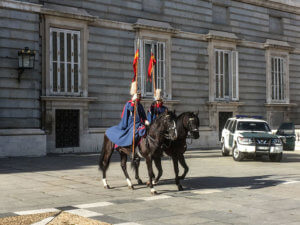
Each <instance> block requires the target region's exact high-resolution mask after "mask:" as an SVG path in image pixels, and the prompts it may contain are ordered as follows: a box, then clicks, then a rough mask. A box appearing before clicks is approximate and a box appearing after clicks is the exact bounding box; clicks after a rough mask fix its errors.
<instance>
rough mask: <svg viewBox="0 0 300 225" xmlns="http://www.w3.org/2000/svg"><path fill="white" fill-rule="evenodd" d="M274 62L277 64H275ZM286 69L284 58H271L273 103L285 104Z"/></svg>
mask: <svg viewBox="0 0 300 225" xmlns="http://www.w3.org/2000/svg"><path fill="white" fill-rule="evenodd" d="M273 60H274V61H275V62H273ZM276 61H277V63H276ZM278 61H279V63H278ZM279 64H280V66H279ZM279 67H280V68H279ZM285 67H286V62H285V59H284V58H283V57H280V56H271V77H270V78H271V100H272V101H273V102H285ZM279 70H280V71H279ZM275 83H276V84H275ZM278 83H279V84H278ZM276 86H277V87H276ZM279 96H280V97H279Z"/></svg>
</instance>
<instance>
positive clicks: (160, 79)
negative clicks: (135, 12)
mask: <svg viewBox="0 0 300 225" xmlns="http://www.w3.org/2000/svg"><path fill="white" fill-rule="evenodd" d="M139 44H140V59H139V60H140V62H139V65H140V66H139V68H140V69H139V71H138V78H139V84H140V87H141V92H142V96H143V97H146V98H150V97H153V95H154V92H153V82H154V81H153V80H152V83H151V84H152V86H151V89H152V91H151V92H148V91H147V87H146V86H147V79H148V78H147V74H148V64H149V62H146V60H145V58H146V57H145V55H146V52H145V51H146V48H145V45H147V44H148V45H151V52H152V50H153V48H154V46H156V54H155V56H154V57H155V59H156V66H155V82H156V83H155V84H156V88H160V89H162V93H161V95H162V97H165V96H166V95H167V91H166V82H167V76H166V43H165V42H164V41H159V40H151V39H146V38H145V39H142V40H140V43H139ZM159 45H162V48H163V59H161V58H160V52H159V49H160V47H159ZM149 59H150V57H149ZM161 63H163V64H161ZM161 65H162V67H163V68H162V73H163V74H162V75H161V74H160V72H161V71H160V69H158V67H160V66H161Z"/></svg>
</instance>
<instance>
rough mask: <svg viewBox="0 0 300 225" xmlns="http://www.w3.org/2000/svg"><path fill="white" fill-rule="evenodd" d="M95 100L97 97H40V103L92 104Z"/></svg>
mask: <svg viewBox="0 0 300 225" xmlns="http://www.w3.org/2000/svg"><path fill="white" fill-rule="evenodd" d="M97 99H98V98H97V97H72V96H70V97H67V96H41V100H42V101H68V102H70V101H75V102H92V101H97Z"/></svg>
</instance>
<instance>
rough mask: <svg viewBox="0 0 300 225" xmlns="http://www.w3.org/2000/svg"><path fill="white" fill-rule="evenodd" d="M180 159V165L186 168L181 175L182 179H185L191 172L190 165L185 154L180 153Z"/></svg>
mask: <svg viewBox="0 0 300 225" xmlns="http://www.w3.org/2000/svg"><path fill="white" fill-rule="evenodd" d="M178 159H179V163H180V165H181V166H182V167H183V168H184V172H183V174H182V175H181V176H180V177H179V179H180V180H183V179H184V178H185V176H186V174H187V173H188V172H189V167H188V166H187V164H186V162H185V159H184V155H183V154H180V155H179V158H178Z"/></svg>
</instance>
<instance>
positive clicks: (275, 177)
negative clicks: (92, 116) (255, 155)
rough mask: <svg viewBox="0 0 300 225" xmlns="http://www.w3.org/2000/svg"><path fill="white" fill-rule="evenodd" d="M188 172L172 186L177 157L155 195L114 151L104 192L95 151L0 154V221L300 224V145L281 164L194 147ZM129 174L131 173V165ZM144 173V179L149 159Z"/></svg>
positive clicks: (188, 155)
mask: <svg viewBox="0 0 300 225" xmlns="http://www.w3.org/2000/svg"><path fill="white" fill-rule="evenodd" d="M186 159H187V164H188V165H189V168H190V171H189V173H188V175H187V177H186V180H185V181H183V182H182V184H183V186H184V191H181V192H178V191H177V187H176V186H175V184H174V172H173V166H172V161H171V160H170V159H169V158H164V160H163V169H164V174H163V176H162V178H161V182H160V184H159V185H158V186H156V190H157V191H158V193H159V195H156V196H151V194H150V189H149V188H147V187H146V186H145V185H135V190H130V189H128V187H127V183H126V180H125V178H124V175H123V173H122V170H121V168H120V162H119V155H118V154H114V155H113V157H112V160H111V165H110V168H109V170H108V174H107V180H108V183H109V185H110V186H111V187H112V189H109V190H106V189H104V188H103V184H102V182H101V173H100V172H99V171H98V166H97V161H98V155H96V154H90V155H60V156H47V157H41V158H3V159H0V182H1V185H0V218H4V217H8V216H15V215H27V214H35V213H40V212H43V213H45V212H60V211H63V212H66V213H73V214H76V215H79V216H83V217H88V218H91V219H94V220H99V221H102V222H107V223H111V224H123V225H125V224H127V225H128V224H132V225H134V224H135V225H138V224H140V225H147V224H161V225H167V224H176V225H179V224H239V225H240V224H289V225H292V224H299V221H300V213H299V212H300V150H296V151H293V152H286V151H285V152H284V156H283V160H282V162H280V163H273V162H270V161H269V160H268V159H267V158H261V159H258V160H255V161H254V160H246V161H243V162H235V161H233V159H232V157H222V156H221V153H220V150H207V151H199V150H190V151H188V152H187V153H186ZM128 170H129V173H130V176H131V177H132V182H133V184H136V181H135V180H134V173H133V171H132V170H131V168H130V165H129V163H128ZM140 175H141V178H142V180H143V181H146V180H147V173H146V167H145V162H142V163H141V169H140Z"/></svg>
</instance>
